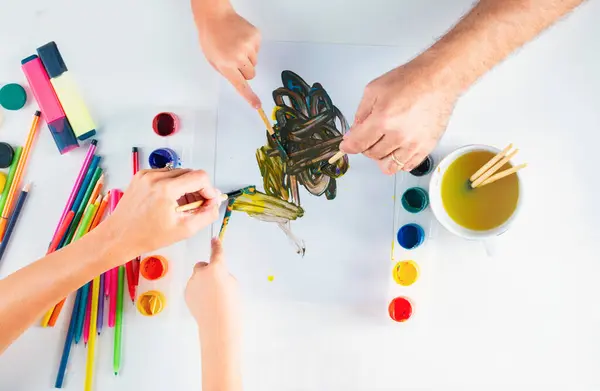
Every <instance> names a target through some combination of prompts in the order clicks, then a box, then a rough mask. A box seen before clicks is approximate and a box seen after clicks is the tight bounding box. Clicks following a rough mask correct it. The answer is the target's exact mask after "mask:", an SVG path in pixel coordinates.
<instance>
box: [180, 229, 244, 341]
mask: <svg viewBox="0 0 600 391" xmlns="http://www.w3.org/2000/svg"><path fill="white" fill-rule="evenodd" d="M211 244H212V254H211V257H210V263H206V262H198V263H197V264H196V266H195V267H194V274H192V277H190V280H189V281H188V284H187V287H186V289H185V301H186V303H187V306H188V308H189V309H190V312H191V313H192V315H193V316H194V318H195V319H196V322H197V323H198V329H199V332H200V338H201V339H202V340H203V341H213V342H218V341H220V340H221V339H222V338H226V339H227V340H229V339H232V338H233V339H236V337H238V336H239V332H240V329H239V327H240V322H239V317H240V312H239V292H238V285H237V280H236V279H235V277H233V276H232V275H231V274H229V271H228V270H227V266H226V264H225V256H224V255H223V247H222V245H221V242H220V241H219V239H217V238H214V239H213V240H212V243H211Z"/></svg>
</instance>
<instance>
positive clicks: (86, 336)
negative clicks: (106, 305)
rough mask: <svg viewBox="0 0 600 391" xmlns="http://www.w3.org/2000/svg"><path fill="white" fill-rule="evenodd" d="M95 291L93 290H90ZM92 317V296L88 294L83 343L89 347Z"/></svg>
mask: <svg viewBox="0 0 600 391" xmlns="http://www.w3.org/2000/svg"><path fill="white" fill-rule="evenodd" d="M90 289H93V288H90ZM91 317H92V295H91V294H88V302H87V304H86V306H85V319H84V320H83V343H84V344H85V345H87V343H88V340H89V339H90V320H91V319H90V318H91Z"/></svg>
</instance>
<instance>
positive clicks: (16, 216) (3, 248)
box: [0, 184, 31, 261]
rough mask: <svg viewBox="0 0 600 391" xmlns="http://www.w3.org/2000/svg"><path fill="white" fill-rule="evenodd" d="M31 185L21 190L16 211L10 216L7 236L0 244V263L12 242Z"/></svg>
mask: <svg viewBox="0 0 600 391" xmlns="http://www.w3.org/2000/svg"><path fill="white" fill-rule="evenodd" d="M30 187H31V185H30V184H27V185H25V187H24V188H23V190H21V194H20V195H19V199H18V200H17V205H16V206H15V210H14V211H13V213H12V215H11V216H10V220H9V221H8V225H7V226H6V234H5V235H4V239H2V242H1V243H0V261H1V260H2V256H3V255H4V251H6V246H8V242H9V241H10V237H11V235H12V233H13V230H14V229H15V224H17V220H18V219H19V215H20V214H21V209H23V204H24V203H25V200H26V199H27V195H28V194H29V189H30Z"/></svg>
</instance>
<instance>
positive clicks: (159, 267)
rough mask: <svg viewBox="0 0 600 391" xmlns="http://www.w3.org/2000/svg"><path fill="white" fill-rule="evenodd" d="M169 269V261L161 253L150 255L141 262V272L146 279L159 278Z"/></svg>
mask: <svg viewBox="0 0 600 391" xmlns="http://www.w3.org/2000/svg"><path fill="white" fill-rule="evenodd" d="M167 270H169V262H168V261H167V260H166V259H165V257H162V256H160V255H150V256H149V257H146V258H144V259H143V260H142V262H140V274H141V275H142V277H144V278H145V279H146V280H150V281H156V280H159V279H161V278H163V277H164V275H165V274H167Z"/></svg>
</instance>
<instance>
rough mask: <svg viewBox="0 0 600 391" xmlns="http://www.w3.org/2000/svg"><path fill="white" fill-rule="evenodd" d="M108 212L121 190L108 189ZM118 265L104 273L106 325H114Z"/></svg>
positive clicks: (112, 209)
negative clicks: (106, 297)
mask: <svg viewBox="0 0 600 391" xmlns="http://www.w3.org/2000/svg"><path fill="white" fill-rule="evenodd" d="M110 194H111V196H110V205H109V208H110V213H112V212H113V211H114V210H115V209H116V208H117V204H118V203H119V201H120V200H121V197H123V192H122V191H121V190H119V189H112V190H111V191H110ZM118 273H119V267H118V266H117V267H114V268H112V269H110V270H109V271H107V272H106V274H105V277H104V279H105V281H108V283H105V286H108V291H109V305H108V327H115V320H116V315H117V285H118V283H119V274H118Z"/></svg>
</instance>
